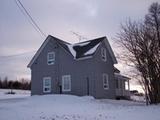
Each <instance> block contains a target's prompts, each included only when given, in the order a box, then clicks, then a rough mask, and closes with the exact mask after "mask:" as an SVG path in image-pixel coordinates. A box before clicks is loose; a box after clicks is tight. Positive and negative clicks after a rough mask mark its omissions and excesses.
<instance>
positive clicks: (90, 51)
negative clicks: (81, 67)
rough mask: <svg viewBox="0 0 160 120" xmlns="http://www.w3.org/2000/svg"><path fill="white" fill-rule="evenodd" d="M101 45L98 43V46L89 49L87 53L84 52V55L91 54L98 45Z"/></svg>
mask: <svg viewBox="0 0 160 120" xmlns="http://www.w3.org/2000/svg"><path fill="white" fill-rule="evenodd" d="M98 46H99V44H97V45H96V46H94V47H93V48H92V49H90V50H89V51H87V52H86V53H84V55H90V54H93V53H94V52H95V51H96V50H97V47H98Z"/></svg>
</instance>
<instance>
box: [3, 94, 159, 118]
mask: <svg viewBox="0 0 160 120" xmlns="http://www.w3.org/2000/svg"><path fill="white" fill-rule="evenodd" d="M159 113H160V106H154V105H153V106H148V107H147V106H145V104H143V103H137V102H130V101H125V100H109V99H102V100H96V99H94V98H93V97H90V96H84V97H78V96H73V95H43V96H31V97H25V98H24V99H20V98H17V100H16V99H14V101H11V100H5V101H4V100H0V120H160V115H159Z"/></svg>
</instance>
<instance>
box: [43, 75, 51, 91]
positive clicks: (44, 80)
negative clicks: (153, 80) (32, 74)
mask: <svg viewBox="0 0 160 120" xmlns="http://www.w3.org/2000/svg"><path fill="white" fill-rule="evenodd" d="M46 80H49V84H50V85H49V86H45V82H46ZM45 88H48V89H49V90H48V91H45ZM50 92H51V77H43V93H50Z"/></svg>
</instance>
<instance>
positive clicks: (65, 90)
mask: <svg viewBox="0 0 160 120" xmlns="http://www.w3.org/2000/svg"><path fill="white" fill-rule="evenodd" d="M65 77H69V89H64V78H65ZM62 91H63V92H69V91H71V75H63V76H62Z"/></svg>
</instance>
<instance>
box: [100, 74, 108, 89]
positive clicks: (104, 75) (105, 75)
mask: <svg viewBox="0 0 160 120" xmlns="http://www.w3.org/2000/svg"><path fill="white" fill-rule="evenodd" d="M105 77H106V78H107V79H106V80H107V81H106V83H105V82H104V79H105ZM102 79H103V88H104V89H105V90H108V89H109V80H108V74H106V73H103V75H102ZM105 85H106V86H108V87H104V86H105Z"/></svg>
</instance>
